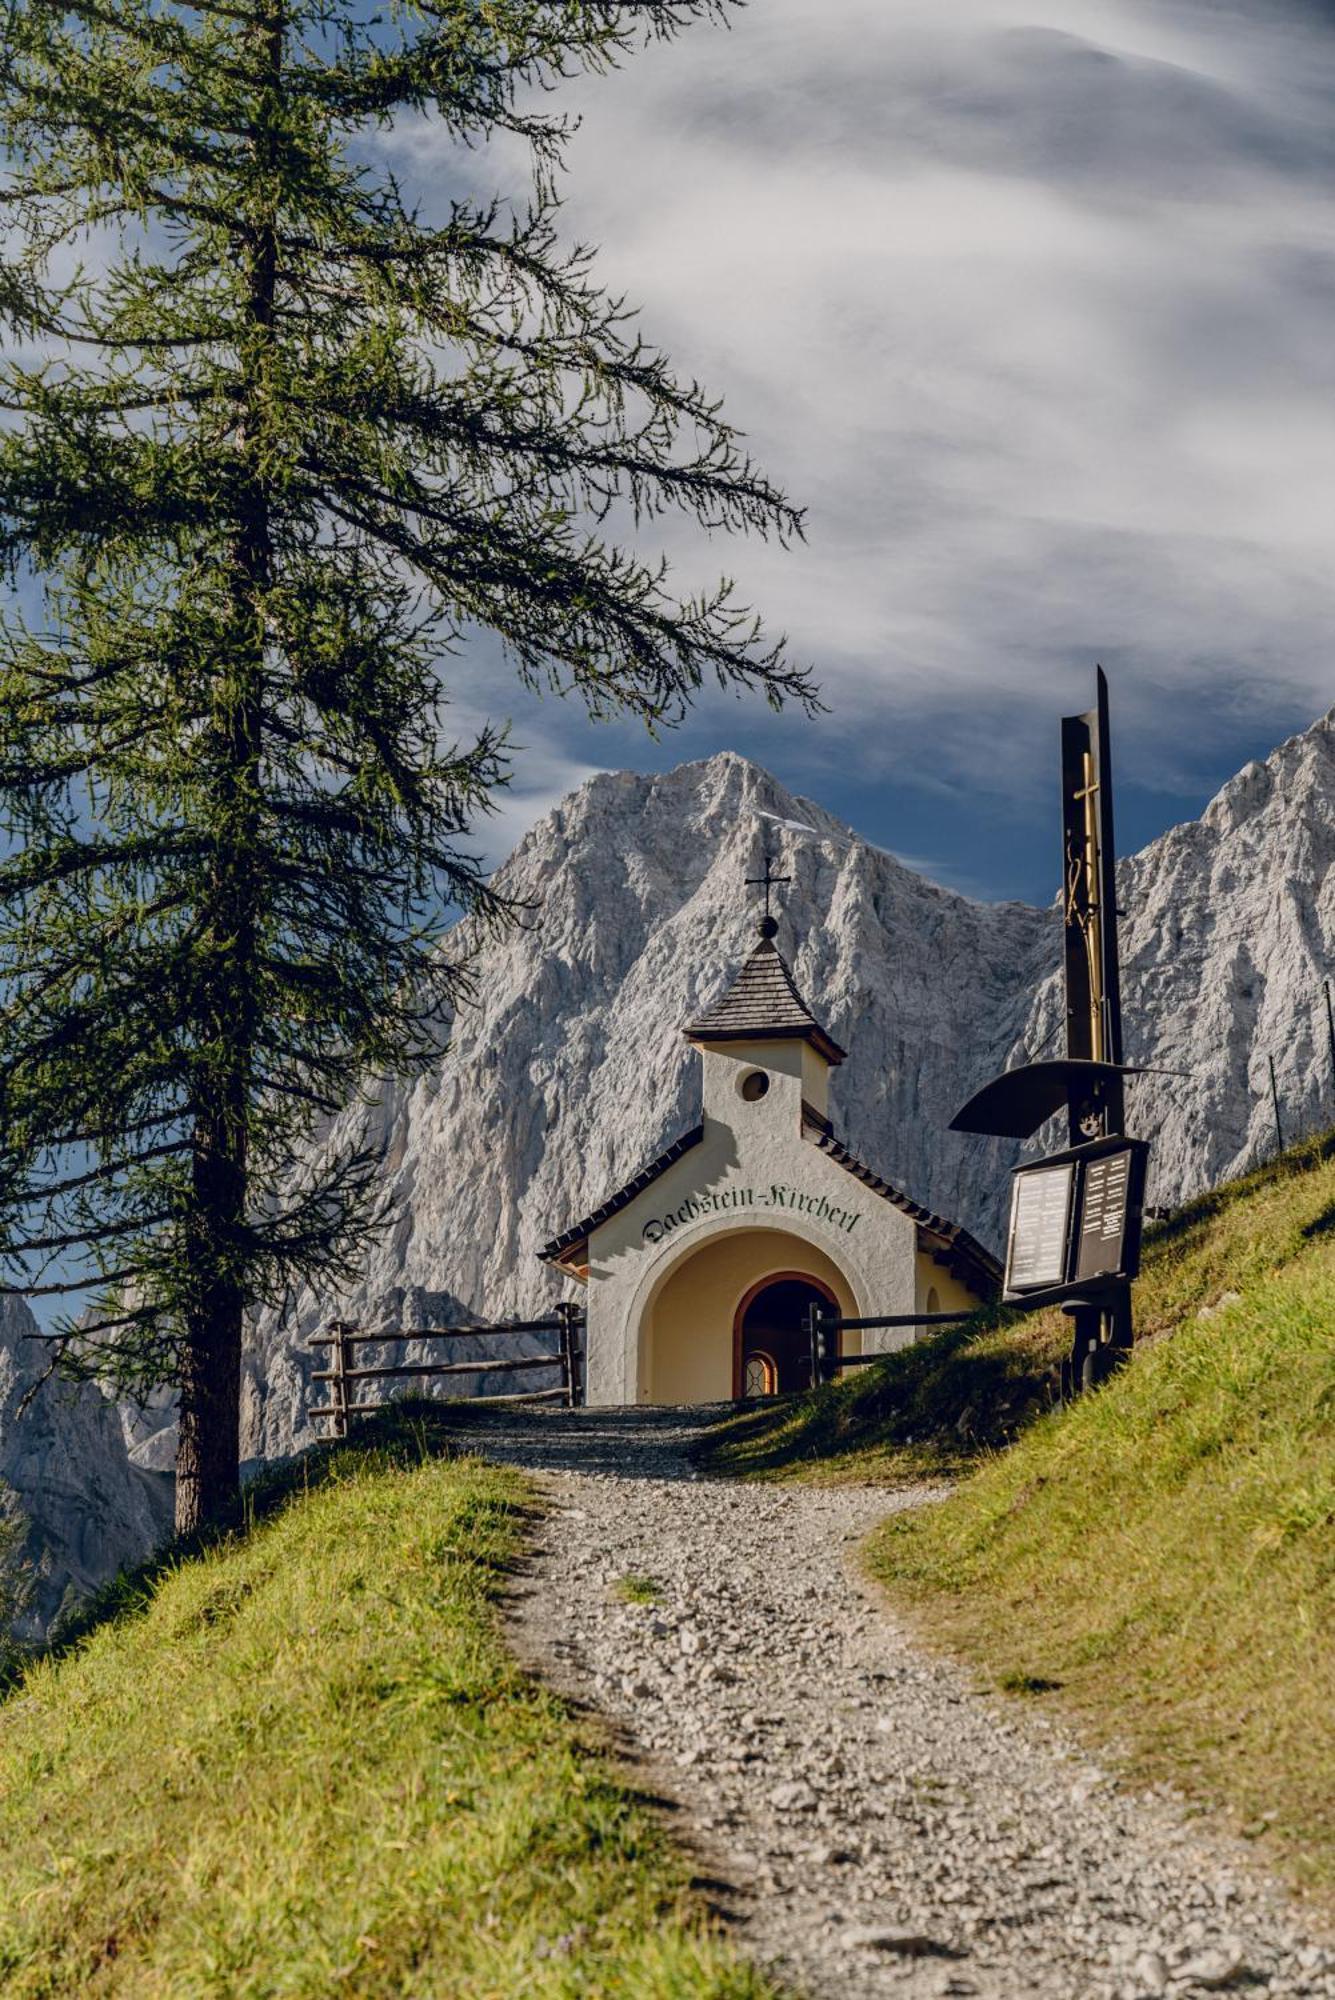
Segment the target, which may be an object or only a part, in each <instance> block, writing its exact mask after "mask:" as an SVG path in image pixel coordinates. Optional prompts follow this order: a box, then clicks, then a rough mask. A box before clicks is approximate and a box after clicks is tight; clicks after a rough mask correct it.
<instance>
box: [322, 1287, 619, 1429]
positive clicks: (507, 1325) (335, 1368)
mask: <svg viewBox="0 0 1335 2000" xmlns="http://www.w3.org/2000/svg"><path fill="white" fill-rule="evenodd" d="M584 1325H585V1314H584V1308H583V1307H582V1306H578V1305H573V1304H570V1303H568V1302H566V1301H563V1302H562V1303H561V1304H560V1305H557V1306H554V1307H553V1308H552V1310H551V1312H550V1313H548V1314H547V1315H546V1317H545V1318H543V1319H511V1320H503V1321H501V1322H500V1323H499V1324H497V1325H493V1326H414V1327H405V1328H403V1329H402V1330H401V1331H399V1332H397V1333H389V1332H384V1331H381V1332H379V1333H376V1332H367V1331H366V1330H365V1329H364V1328H362V1327H359V1326H356V1325H354V1324H352V1323H351V1322H350V1321H348V1320H339V1319H335V1320H330V1322H329V1324H328V1326H327V1327H326V1328H325V1329H324V1330H323V1331H322V1332H320V1333H315V1334H312V1335H311V1338H310V1341H309V1342H308V1345H309V1346H311V1347H317V1348H318V1347H325V1348H328V1349H329V1366H328V1367H327V1368H316V1369H313V1370H312V1372H311V1380H312V1382H328V1383H330V1384H332V1388H331V1390H330V1401H329V1402H327V1403H317V1404H315V1405H313V1406H312V1407H311V1409H310V1410H308V1412H307V1415H308V1416H310V1417H311V1418H312V1419H315V1418H317V1417H322V1418H324V1419H325V1420H326V1421H327V1422H329V1423H330V1424H331V1426H332V1428H331V1430H330V1432H329V1435H330V1436H331V1437H336V1438H343V1437H346V1436H347V1434H348V1426H349V1424H350V1423H351V1421H352V1419H353V1418H354V1417H361V1416H366V1415H368V1414H369V1413H370V1412H371V1411H373V1410H378V1409H382V1408H383V1407H384V1403H383V1399H382V1400H380V1401H375V1402H358V1401H354V1400H353V1396H352V1394H351V1390H352V1385H353V1384H355V1383H357V1382H384V1381H389V1380H399V1381H407V1380H409V1379H410V1378H411V1379H425V1378H435V1377H439V1376H445V1375H517V1374H519V1373H521V1372H523V1371H528V1372H532V1371H535V1370H538V1369H547V1370H552V1371H554V1372H555V1374H556V1375H557V1377H558V1378H559V1379H558V1380H557V1381H556V1382H555V1383H554V1384H553V1386H552V1387H551V1388H550V1389H521V1390H519V1391H518V1392H517V1393H514V1394H510V1395H506V1394H500V1395H495V1396H472V1397H469V1399H468V1400H469V1401H470V1402H478V1403H551V1402H558V1401H559V1402H562V1403H564V1404H565V1406H566V1408H567V1409H575V1408H576V1407H577V1406H578V1405H579V1404H581V1403H582V1402H583V1400H584V1342H583V1333H584ZM517 1333H551V1334H555V1335H556V1343H557V1344H556V1351H555V1353H553V1354H525V1355H504V1356H501V1357H499V1358H498V1359H497V1360H495V1361H489V1360H487V1359H486V1358H485V1356H484V1357H483V1358H481V1359H479V1360H472V1359H470V1360H468V1361H396V1362H390V1363H387V1364H386V1365H384V1366H381V1367H367V1368H359V1367H357V1366H356V1364H355V1359H354V1352H353V1350H354V1349H355V1348H357V1347H390V1346H398V1345H401V1344H402V1343H403V1342H404V1341H409V1340H423V1341H452V1340H496V1339H500V1338H503V1337H505V1336H507V1335H514V1334H517Z"/></svg>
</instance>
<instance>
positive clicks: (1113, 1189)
mask: <svg viewBox="0 0 1335 2000" xmlns="http://www.w3.org/2000/svg"><path fill="white" fill-rule="evenodd" d="M1131 1163H1132V1153H1131V1149H1130V1148H1129V1147H1128V1148H1126V1150H1125V1151H1123V1152H1119V1153H1104V1154H1103V1155H1102V1156H1101V1158H1099V1159H1097V1160H1090V1161H1089V1162H1088V1163H1087V1165H1086V1167H1085V1172H1084V1185H1083V1188H1082V1191H1081V1200H1080V1233H1079V1236H1078V1238H1077V1240H1076V1247H1075V1269H1074V1271H1073V1272H1072V1274H1071V1275H1072V1277H1073V1278H1074V1279H1075V1281H1076V1283H1077V1284H1079V1283H1081V1282H1083V1281H1084V1280H1086V1279H1088V1278H1098V1277H1103V1276H1105V1275H1107V1274H1109V1273H1113V1274H1116V1273H1118V1272H1120V1271H1121V1270H1122V1269H1123V1265H1124V1262H1125V1253H1126V1229H1127V1219H1128V1216H1129V1213H1130V1206H1131Z"/></svg>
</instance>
